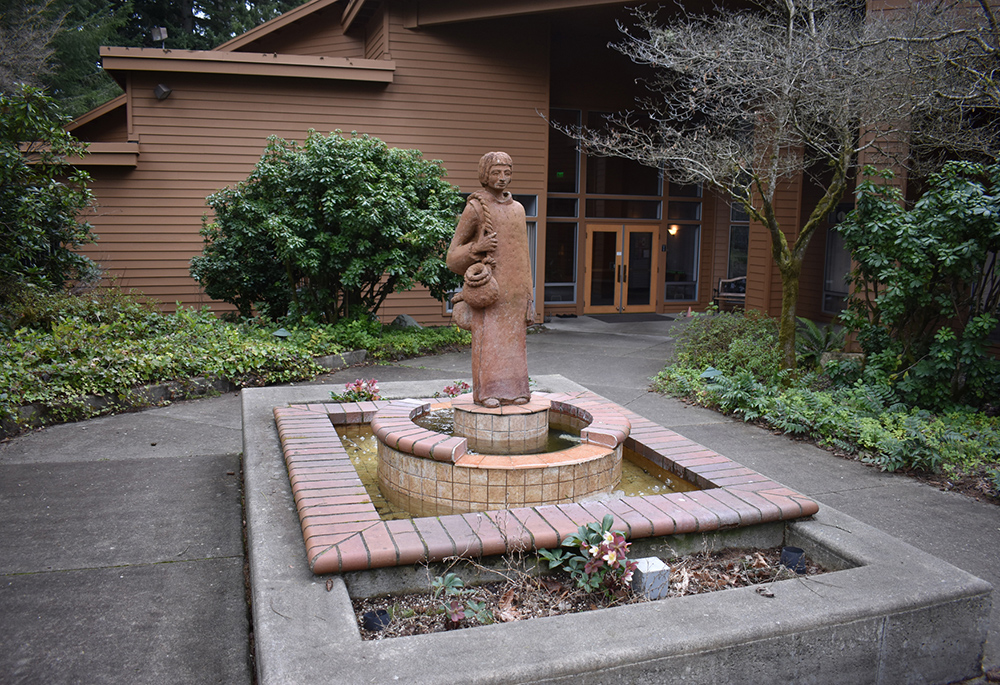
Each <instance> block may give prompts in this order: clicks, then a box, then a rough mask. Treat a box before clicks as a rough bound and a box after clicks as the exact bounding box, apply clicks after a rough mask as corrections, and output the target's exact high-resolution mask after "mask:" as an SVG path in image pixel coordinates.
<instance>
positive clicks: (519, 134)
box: [87, 15, 548, 322]
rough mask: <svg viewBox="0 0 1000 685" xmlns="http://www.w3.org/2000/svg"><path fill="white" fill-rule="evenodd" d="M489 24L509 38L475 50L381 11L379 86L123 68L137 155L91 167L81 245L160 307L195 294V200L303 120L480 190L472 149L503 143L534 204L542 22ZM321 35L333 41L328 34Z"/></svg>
mask: <svg viewBox="0 0 1000 685" xmlns="http://www.w3.org/2000/svg"><path fill="white" fill-rule="evenodd" d="M314 23H315V22H308V24H309V25H310V27H311V28H310V27H306V28H307V29H309V30H307V31H305V37H304V40H305V41H306V42H307V43H309V42H310V41H312V42H311V43H310V44H313V45H319V44H320V43H321V42H322V40H323V35H321V34H322V32H321V31H319V30H318V28H317V27H315V26H312V25H313V24H314ZM500 23H501V24H504V25H503V26H500V27H498V28H499V29H500V30H501V32H502V33H503V34H504V35H507V36H509V37H511V38H509V39H508V42H507V49H506V50H504V51H502V52H500V51H495V50H483V49H482V43H481V40H480V38H479V37H478V36H477V35H475V34H474V33H473V32H470V31H468V29H467V27H456V28H447V29H435V30H432V31H425V30H420V31H410V30H406V29H403V28H402V25H401V19H400V18H399V17H398V16H393V15H390V17H389V26H390V30H391V33H392V35H393V39H392V46H393V58H394V59H395V60H396V61H397V71H396V73H395V75H394V82H393V83H391V84H388V85H381V84H364V83H354V82H317V81H314V80H307V79H288V78H285V79H279V78H259V79H255V78H250V77H241V76H211V75H196V74H179V73H171V74H162V73H155V72H151V73H138V72H136V73H133V74H132V75H131V91H130V97H131V107H132V111H131V119H132V128H133V131H134V133H135V134H137V135H138V136H139V137H140V155H139V164H138V166H137V167H136V168H135V169H129V170H109V169H101V170H99V171H95V173H94V178H95V181H94V185H93V188H94V191H95V194H96V196H97V198H98V201H99V204H100V206H99V208H98V211H97V216H95V217H94V219H93V221H92V223H93V224H94V228H95V232H96V233H97V234H98V235H99V236H100V240H99V242H98V243H97V244H96V245H94V246H91V247H90V248H89V249H88V250H87V253H88V254H89V255H91V256H92V257H94V258H95V259H97V260H98V261H99V262H101V263H102V264H103V265H104V266H105V267H106V268H107V269H108V272H109V274H111V275H112V276H114V277H117V278H118V280H119V283H120V284H121V285H123V286H125V287H132V288H138V289H140V290H142V291H144V292H146V293H147V294H148V295H150V296H151V297H155V298H157V299H160V300H162V301H163V304H164V308H165V309H167V310H171V309H173V303H174V302H175V301H180V302H181V303H182V304H184V305H187V306H192V305H194V306H198V305H201V304H205V303H207V298H206V297H205V296H204V294H203V293H201V292H200V291H199V289H198V286H197V284H196V283H195V282H194V281H193V280H192V279H191V278H190V276H189V271H188V269H189V262H190V259H191V257H192V256H194V255H195V254H198V253H200V252H201V249H202V241H201V237H200V236H199V233H198V231H199V229H200V227H201V219H202V216H203V215H204V214H207V213H208V212H209V210H208V207H207V205H206V204H205V197H206V196H207V195H209V194H211V193H213V192H215V191H217V190H219V189H220V188H223V187H224V186H226V185H230V184H234V183H236V182H238V181H240V180H242V179H244V178H245V177H246V176H247V174H248V173H249V172H250V170H251V169H252V167H253V165H254V164H255V163H256V162H257V161H258V159H259V158H260V154H261V152H262V151H263V148H264V145H265V142H266V139H267V137H268V136H269V135H272V134H274V135H278V136H280V137H283V138H286V139H295V140H299V141H301V140H302V139H303V138H304V137H305V135H306V132H307V130H308V129H310V128H314V129H316V130H319V131H322V132H329V131H332V130H334V129H342V130H344V131H353V130H356V131H358V132H363V133H369V134H371V135H374V136H377V137H379V138H381V139H383V140H384V141H385V142H386V143H388V144H389V145H393V146H397V147H405V148H417V149H420V150H422V151H423V152H424V155H425V157H426V158H429V159H440V160H443V162H444V164H445V166H446V168H447V169H448V171H449V180H450V181H451V182H452V183H454V184H456V185H459V186H460V187H461V189H462V190H463V191H465V192H470V191H472V190H475V189H476V188H478V187H479V184H478V180H477V166H478V160H479V157H480V156H481V155H482V154H483V153H484V152H486V151H488V150H494V149H504V150H506V151H508V152H509V153H510V154H511V155H512V156H513V158H514V163H515V180H514V184H513V187H512V190H513V191H514V192H516V193H525V194H536V195H538V196H539V199H540V200H541V199H542V198H543V197H544V180H545V140H546V138H545V136H546V124H545V122H544V120H542V119H541V117H539V116H538V114H537V113H536V111H545V110H546V109H547V102H548V68H547V64H548V54H547V49H548V48H547V28H546V27H544V25H542V24H540V23H539V22H538V21H537V20H534V21H526V20H512V21H510V22H500ZM296 26H298V25H296ZM327 31H328V33H329V36H328V38H329V40H328V44H329V45H330V46H333V45H334V44H336V43H337V40H338V39H339V36H337V30H336V29H335V28H329V29H327ZM254 47H255V48H256V47H258V45H257V44H255V46H254ZM282 49H283V50H288V51H290V49H291V46H290V45H289V46H286V47H283V48H282ZM330 50H331V51H332V50H334V48H333V47H330ZM329 54H333V52H331V53H329ZM358 56H361V53H360V48H359V52H358ZM159 82H167V83H169V85H170V86H171V88H172V89H173V93H172V94H171V96H170V97H169V98H168V99H166V100H162V101H161V100H157V99H156V98H155V97H154V96H153V87H154V86H155V85H156V84H157V83H159ZM220 308H221V307H220ZM441 310H442V306H441V304H440V303H438V302H436V301H435V300H433V299H431V298H429V297H427V296H426V295H424V294H423V293H422V292H420V291H414V292H412V293H406V294H402V295H397V296H394V297H393V298H392V301H391V302H388V303H387V304H386V307H385V311H384V312H383V313H382V314H383V318H387V319H391V318H393V317H394V316H395V315H396V314H397V313H401V312H403V311H406V312H409V313H412V312H413V311H417V312H418V313H417V314H414V316H417V318H418V320H423V321H425V322H443V321H444V319H443V318H442V316H441Z"/></svg>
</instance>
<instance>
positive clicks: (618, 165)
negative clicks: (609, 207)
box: [587, 157, 661, 195]
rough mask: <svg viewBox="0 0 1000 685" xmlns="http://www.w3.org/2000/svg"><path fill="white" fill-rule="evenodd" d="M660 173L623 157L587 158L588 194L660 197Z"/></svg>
mask: <svg viewBox="0 0 1000 685" xmlns="http://www.w3.org/2000/svg"><path fill="white" fill-rule="evenodd" d="M660 188H661V184H660V172H659V171H658V170H656V169H653V168H652V167H648V166H643V165H642V164H639V163H638V162H633V161H632V160H631V159H622V158H621V157H587V192H588V193H597V194H600V195H659V194H660V192H661V190H660Z"/></svg>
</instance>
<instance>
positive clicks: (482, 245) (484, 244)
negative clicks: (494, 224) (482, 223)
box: [472, 231, 498, 255]
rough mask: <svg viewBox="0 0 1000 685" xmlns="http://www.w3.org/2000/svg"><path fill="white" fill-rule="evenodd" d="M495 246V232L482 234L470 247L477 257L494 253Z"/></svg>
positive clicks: (496, 243)
mask: <svg viewBox="0 0 1000 685" xmlns="http://www.w3.org/2000/svg"><path fill="white" fill-rule="evenodd" d="M497 245H498V242H497V234H496V232H495V231H491V232H489V233H484V234H483V235H481V236H480V237H479V240H477V241H476V242H475V244H474V245H473V246H472V251H473V252H474V253H475V254H478V255H482V254H488V253H490V252H495V251H496V249H497Z"/></svg>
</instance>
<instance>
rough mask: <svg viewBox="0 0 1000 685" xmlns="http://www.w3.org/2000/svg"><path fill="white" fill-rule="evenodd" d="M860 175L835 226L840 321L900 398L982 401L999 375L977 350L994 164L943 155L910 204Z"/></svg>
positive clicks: (996, 365)
mask: <svg viewBox="0 0 1000 685" xmlns="http://www.w3.org/2000/svg"><path fill="white" fill-rule="evenodd" d="M866 173H867V174H868V178H867V179H866V180H864V181H863V182H862V183H860V184H859V185H858V190H857V210H856V211H855V212H852V213H851V214H850V215H849V216H848V218H847V220H846V221H844V222H842V223H841V224H840V225H839V226H838V227H837V230H838V231H839V232H840V233H841V235H843V237H844V242H845V244H846V245H847V247H848V248H849V249H850V250H851V251H852V253H853V256H854V260H855V264H856V268H855V269H854V271H853V272H852V274H851V277H852V281H853V283H854V289H853V294H852V295H851V298H850V300H849V307H848V310H847V311H846V312H845V313H844V317H843V318H844V321H845V324H846V325H848V326H849V327H851V328H852V329H854V330H857V331H858V340H859V342H860V343H861V346H862V348H863V349H864V351H865V353H866V354H867V355H868V357H869V359H868V364H869V366H871V367H872V369H873V370H875V371H877V372H878V373H880V374H881V375H882V376H884V377H885V378H886V379H887V380H888V381H889V382H890V383H892V384H893V386H894V387H895V388H896V390H897V391H898V392H899V394H900V396H901V397H902V398H904V399H905V400H906V401H907V402H909V403H910V404H914V405H919V406H922V407H924V408H927V409H939V410H941V409H949V408H951V407H953V406H956V405H958V404H968V405H971V406H974V407H982V406H985V404H986V403H987V402H989V401H990V400H991V399H993V398H994V397H995V394H996V379H997V377H1000V361H998V360H996V359H995V358H993V357H991V356H989V355H988V354H987V351H986V348H987V342H988V341H987V338H988V336H989V334H990V333H991V331H992V330H993V329H994V328H995V327H996V325H997V315H998V308H1000V279H998V278H997V261H998V260H997V259H996V255H997V253H998V252H1000V165H997V164H994V165H989V166H983V165H978V164H972V163H969V162H949V163H948V164H946V165H945V166H944V168H943V169H942V171H941V172H940V173H938V174H934V175H932V176H931V177H930V179H929V180H928V189H927V191H926V192H925V193H924V194H923V195H922V196H921V197H920V199H919V200H917V202H916V204H915V205H914V206H913V209H911V210H907V209H905V208H904V206H903V203H902V196H901V194H900V192H899V190H898V189H897V188H895V187H893V186H890V185H888V184H887V183H877V182H876V181H875V180H873V179H872V176H873V175H874V170H873V169H871V168H867V169H866ZM878 176H879V177H881V178H882V179H889V178H891V176H892V175H891V173H889V172H883V173H882V174H879V175H878Z"/></svg>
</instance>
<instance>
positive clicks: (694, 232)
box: [663, 224, 701, 300]
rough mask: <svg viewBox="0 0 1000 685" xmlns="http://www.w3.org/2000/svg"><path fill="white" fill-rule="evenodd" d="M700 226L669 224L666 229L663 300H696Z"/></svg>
mask: <svg viewBox="0 0 1000 685" xmlns="http://www.w3.org/2000/svg"><path fill="white" fill-rule="evenodd" d="M700 240H701V226H698V225H697V224H670V225H669V226H668V228H667V240H666V243H667V272H666V284H665V287H666V289H665V292H664V296H663V297H664V299H665V300H696V299H698V253H699V251H700Z"/></svg>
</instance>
